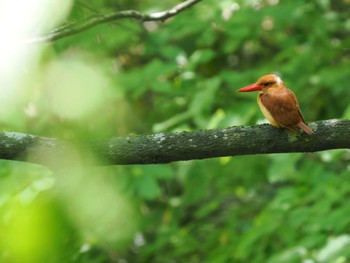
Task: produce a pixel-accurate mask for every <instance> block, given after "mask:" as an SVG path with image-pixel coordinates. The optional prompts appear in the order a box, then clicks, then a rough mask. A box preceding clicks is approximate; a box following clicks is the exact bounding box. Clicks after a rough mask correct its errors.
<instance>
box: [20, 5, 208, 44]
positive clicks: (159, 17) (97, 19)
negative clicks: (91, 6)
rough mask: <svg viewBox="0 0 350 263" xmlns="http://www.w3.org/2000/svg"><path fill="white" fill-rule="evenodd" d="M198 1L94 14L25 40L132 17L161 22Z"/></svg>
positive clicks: (52, 38) (72, 32)
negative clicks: (150, 10) (148, 10)
mask: <svg viewBox="0 0 350 263" xmlns="http://www.w3.org/2000/svg"><path fill="white" fill-rule="evenodd" d="M200 1H202V0H187V1H185V2H182V3H180V4H178V5H176V6H174V7H173V8H171V9H169V10H166V11H162V12H157V13H152V14H143V13H141V12H139V11H136V10H125V11H120V12H115V13H112V14H109V15H102V14H95V15H93V16H91V17H89V18H87V19H83V20H80V21H77V22H74V23H72V24H69V25H66V26H63V27H60V28H57V29H55V30H53V31H52V32H50V33H48V34H46V35H43V36H39V37H34V38H31V39H27V40H26V41H25V42H26V43H40V42H49V41H55V40H58V39H61V38H64V37H68V36H71V35H75V34H78V33H80V32H82V31H85V30H88V29H90V28H92V27H94V26H97V25H99V24H103V23H108V22H111V21H114V20H118V19H125V18H132V19H136V20H139V21H141V22H145V21H162V22H163V21H165V20H167V19H168V18H170V17H173V16H175V15H177V14H179V13H181V12H183V11H185V10H186V9H188V8H190V7H191V6H193V5H195V4H197V3H199V2H200Z"/></svg>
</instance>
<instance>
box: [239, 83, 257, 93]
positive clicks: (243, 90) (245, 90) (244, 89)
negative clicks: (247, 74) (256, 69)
mask: <svg viewBox="0 0 350 263" xmlns="http://www.w3.org/2000/svg"><path fill="white" fill-rule="evenodd" d="M259 90H261V87H260V86H259V85H258V84H256V83H254V84H251V85H249V86H247V87H244V88H241V89H239V90H237V91H238V92H251V91H259Z"/></svg>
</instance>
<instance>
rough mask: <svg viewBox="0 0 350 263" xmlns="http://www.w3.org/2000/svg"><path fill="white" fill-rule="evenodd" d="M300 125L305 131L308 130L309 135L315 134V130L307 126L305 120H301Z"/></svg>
mask: <svg viewBox="0 0 350 263" xmlns="http://www.w3.org/2000/svg"><path fill="white" fill-rule="evenodd" d="M298 127H299V128H300V129H302V130H303V131H304V132H306V133H307V134H309V135H312V134H314V131H313V130H311V129H310V127H309V126H307V125H306V124H305V123H304V122H299V123H298Z"/></svg>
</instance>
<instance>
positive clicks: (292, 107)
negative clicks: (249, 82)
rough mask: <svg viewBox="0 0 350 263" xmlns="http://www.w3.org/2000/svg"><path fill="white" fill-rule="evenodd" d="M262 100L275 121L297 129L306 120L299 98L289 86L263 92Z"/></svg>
mask: <svg viewBox="0 0 350 263" xmlns="http://www.w3.org/2000/svg"><path fill="white" fill-rule="evenodd" d="M261 102H262V104H263V105H264V106H265V107H266V109H267V110H268V111H269V112H270V114H271V116H272V117H273V118H274V119H275V121H276V122H277V123H279V124H281V125H283V126H286V127H288V128H291V129H296V125H297V124H298V123H299V122H304V117H303V115H302V114H301V112H300V108H299V104H298V101H297V98H296V97H295V95H294V94H293V92H292V91H290V90H289V89H287V88H285V89H283V90H282V91H281V90H277V91H275V92H271V93H264V94H261Z"/></svg>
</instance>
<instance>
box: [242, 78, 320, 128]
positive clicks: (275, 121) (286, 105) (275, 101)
mask: <svg viewBox="0 0 350 263" xmlns="http://www.w3.org/2000/svg"><path fill="white" fill-rule="evenodd" d="M237 91H238V92H251V91H259V95H258V104H259V107H260V109H261V111H262V113H263V114H264V116H265V118H266V119H267V120H268V121H269V122H270V123H271V124H272V125H273V126H275V127H277V128H281V127H286V128H288V129H289V130H291V131H297V130H298V129H302V130H303V131H304V132H306V133H307V134H309V135H311V134H314V132H313V131H312V130H311V129H310V128H309V127H308V126H307V125H306V123H305V121H304V117H303V115H302V114H301V111H300V107H299V104H298V101H297V98H296V97H295V95H294V93H293V92H292V91H291V90H290V89H288V88H287V87H286V85H285V84H284V82H283V81H282V80H281V78H280V77H279V76H277V75H274V74H269V75H265V76H262V77H261V78H260V79H258V81H257V82H256V83H254V84H251V85H249V86H247V87H244V88H242V89H239V90H237Z"/></svg>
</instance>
